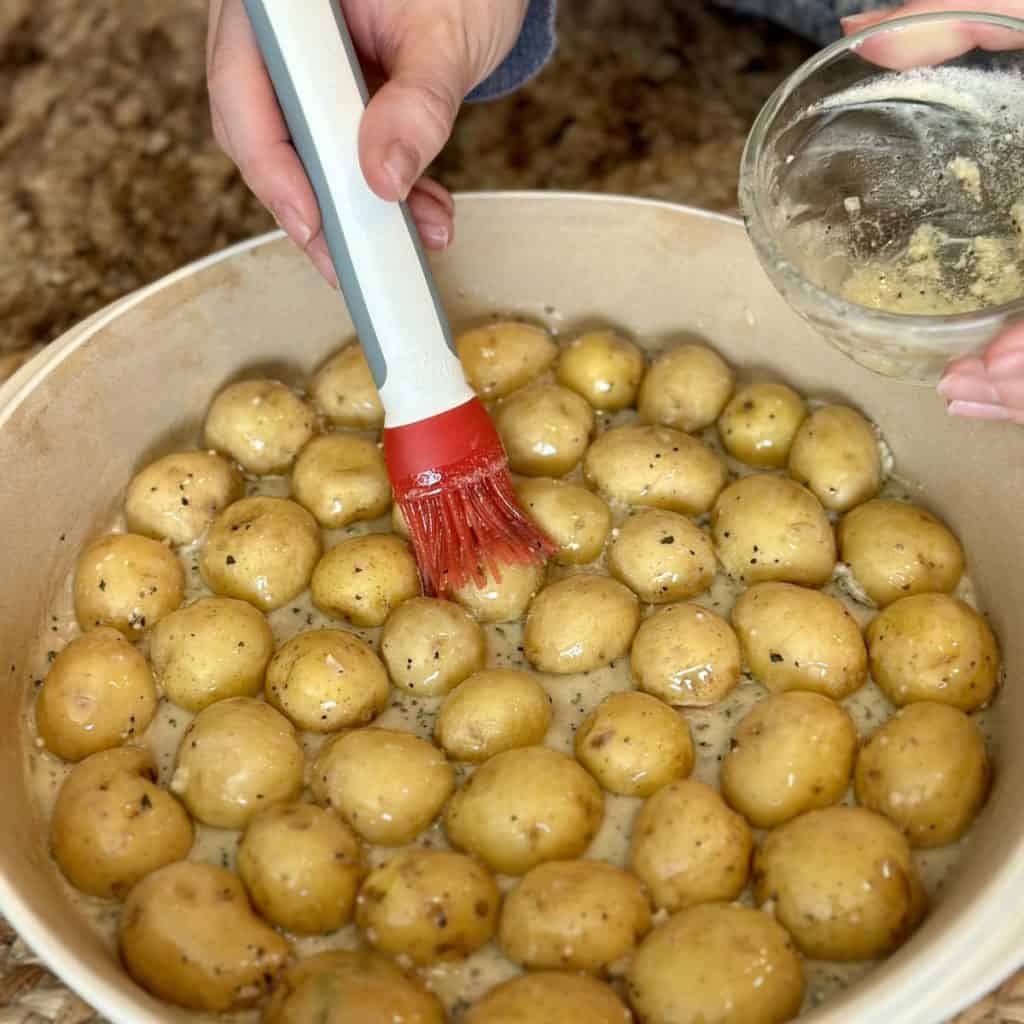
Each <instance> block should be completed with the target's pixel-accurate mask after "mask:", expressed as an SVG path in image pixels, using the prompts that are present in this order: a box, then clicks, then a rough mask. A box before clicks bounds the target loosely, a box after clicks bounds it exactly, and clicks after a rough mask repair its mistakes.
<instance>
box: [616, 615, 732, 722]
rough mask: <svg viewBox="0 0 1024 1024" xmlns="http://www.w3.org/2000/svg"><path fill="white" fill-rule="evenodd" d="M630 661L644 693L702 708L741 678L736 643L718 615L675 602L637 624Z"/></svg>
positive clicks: (726, 624) (672, 703)
mask: <svg viewBox="0 0 1024 1024" xmlns="http://www.w3.org/2000/svg"><path fill="white" fill-rule="evenodd" d="M630 664H631V667H632V671H633V677H634V678H635V679H636V681H637V685H638V686H639V687H640V689H641V690H643V691H644V692H645V693H649V694H651V696H653V697H657V698H658V699H659V700H663V701H664V702H665V703H666V704H671V705H672V706H673V707H684V708H706V707H708V706H709V705H711V704H717V703H718V702H719V701H720V700H721V699H722V698H723V697H725V696H726V694H728V693H729V692H730V691H731V690H732V689H733V687H734V686H735V685H736V684H737V683H738V682H739V681H740V644H739V641H738V640H737V639H736V634H735V633H734V632H733V631H732V627H731V626H730V625H729V623H728V622H726V621H725V619H723V618H721V616H718V615H716V614H715V613H714V612H712V611H709V610H708V609H707V608H702V607H701V606H700V605H697V604H677V605H672V606H671V607H669V608H662V609H661V611H658V612H655V614H654V615H652V616H651V617H650V618H648V619H644V621H643V622H642V623H641V624H640V628H639V629H638V630H637V633H636V639H635V640H634V641H633V651H632V654H631V656H630Z"/></svg>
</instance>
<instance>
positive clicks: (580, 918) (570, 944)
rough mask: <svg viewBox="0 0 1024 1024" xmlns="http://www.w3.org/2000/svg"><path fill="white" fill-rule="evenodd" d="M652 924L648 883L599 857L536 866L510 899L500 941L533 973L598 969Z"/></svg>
mask: <svg viewBox="0 0 1024 1024" xmlns="http://www.w3.org/2000/svg"><path fill="white" fill-rule="evenodd" d="M650 927H651V908H650V906H649V904H648V902H647V894H646V893H645V892H644V887H643V886H642V885H641V884H640V882H639V881H638V880H637V879H636V878H634V877H633V876H632V875H630V874H628V873H627V872H625V871H622V870H621V869H619V868H617V867H613V866H612V865H611V864H606V863H605V862H604V861H600V860H559V861H549V862H548V863H547V864H538V865H537V867H535V868H533V869H532V870H531V871H530V872H529V873H528V874H527V875H526V876H525V877H524V878H523V880H522V881H521V882H520V883H519V884H518V885H517V886H516V887H515V888H514V889H513V890H512V891H511V892H510V893H509V894H508V896H507V897H506V898H505V906H504V909H503V910H502V912H501V931H500V933H499V936H498V942H499V944H500V945H501V949H502V951H503V952H504V954H505V955H506V956H507V957H508V958H509V959H510V960H514V961H515V962H516V963H518V964H522V965H523V966H524V967H527V968H529V969H530V970H536V969H538V968H540V969H543V968H546V967H561V968H563V969H564V970H568V971H599V970H602V969H603V968H605V967H607V966H608V964H610V963H612V962H613V961H615V960H618V959H620V958H621V957H624V956H627V955H628V954H629V953H631V952H632V951H633V947H634V946H635V945H636V943H637V942H638V941H639V940H640V939H641V938H643V936H644V935H645V934H646V933H647V930H648V929H649V928H650Z"/></svg>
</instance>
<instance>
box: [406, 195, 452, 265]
mask: <svg viewBox="0 0 1024 1024" xmlns="http://www.w3.org/2000/svg"><path fill="white" fill-rule="evenodd" d="M431 184H432V185H434V184H435V183H434V182H431ZM435 187H437V188H440V186H438V185H435ZM446 194H447V193H446ZM409 213H410V214H411V215H412V219H413V220H414V221H415V222H416V228H417V230H418V231H419V234H420V238H422V239H423V244H424V245H425V246H427V248H428V249H445V248H447V247H448V246H449V245H450V244H451V241H452V233H453V231H454V218H453V210H452V209H450V208H448V207H446V206H445V205H444V204H443V203H442V202H441V201H440V200H439V199H438V198H437V196H436V195H434V193H433V192H432V191H430V190H429V189H427V188H424V182H423V180H422V179H421V180H420V182H418V183H417V185H416V186H415V187H414V188H413V190H412V192H410V193H409Z"/></svg>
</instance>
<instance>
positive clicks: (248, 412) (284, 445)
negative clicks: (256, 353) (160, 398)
mask: <svg viewBox="0 0 1024 1024" xmlns="http://www.w3.org/2000/svg"><path fill="white" fill-rule="evenodd" d="M315 430H316V413H315V412H314V411H313V409H312V407H311V406H309V405H308V404H307V403H306V402H304V401H303V400H302V399H301V398H300V397H299V396H298V395H297V394H296V393H295V392H294V391H293V390H292V389H291V388H290V387H288V386H287V385H285V384H282V383H281V381H279V380H242V381H238V382H237V383H235V384H229V385H228V386H227V387H226V388H224V390H223V391H221V392H220V393H219V394H218V395H217V397H216V398H214V400H213V403H212V404H211V405H210V409H209V411H208V412H207V414H206V424H205V425H204V427H203V437H204V440H205V443H206V445H207V446H208V447H210V448H213V449H214V450H215V451H218V452H223V453H224V454H225V455H230V456H231V458H233V459H234V460H235V462H237V463H239V465H241V467H242V468H243V469H244V470H246V472H248V473H255V474H256V475H257V476H270V475H274V474H278V473H285V472H287V471H288V469H289V468H290V467H291V464H292V463H293V462H294V461H295V456H296V455H298V454H299V452H300V451H301V449H302V447H303V446H304V445H305V444H306V442H307V441H308V440H309V439H310V438H311V437H312V436H313V434H314V432H315Z"/></svg>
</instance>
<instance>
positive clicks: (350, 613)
mask: <svg viewBox="0 0 1024 1024" xmlns="http://www.w3.org/2000/svg"><path fill="white" fill-rule="evenodd" d="M310 592H311V594H312V597H313V604H314V605H316V607H317V608H319V609H320V611H322V612H323V613H324V615H329V616H330V617H331V618H332V619H348V621H349V622H351V623H352V624H353V625H356V626H364V627H369V628H371V629H372V628H375V627H376V626H383V625H384V620H385V619H386V618H387V617H388V616H389V615H390V614H391V612H392V611H393V610H394V609H395V608H397V607H398V606H399V605H400V604H401V603H402V602H403V601H408V600H409V598H410V597H416V596H417V595H418V594H419V592H420V572H419V569H417V568H416V559H415V558H413V555H412V551H410V550H409V545H408V544H406V542H405V541H404V540H402V538H401V537H396V536H395V535H394V534H391V533H367V534H364V535H363V536H361V537H349V538H347V539H345V540H343V541H341V542H340V543H338V544H336V545H335V546H334V547H333V548H331V549H330V551H328V552H327V554H325V555H324V556H323V558H321V559H320V561H319V562H318V563H317V566H316V568H315V569H314V570H313V578H312V580H311V581H310Z"/></svg>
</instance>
